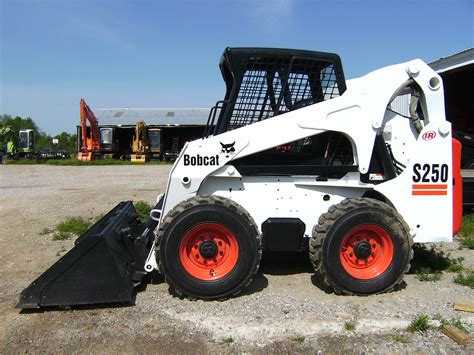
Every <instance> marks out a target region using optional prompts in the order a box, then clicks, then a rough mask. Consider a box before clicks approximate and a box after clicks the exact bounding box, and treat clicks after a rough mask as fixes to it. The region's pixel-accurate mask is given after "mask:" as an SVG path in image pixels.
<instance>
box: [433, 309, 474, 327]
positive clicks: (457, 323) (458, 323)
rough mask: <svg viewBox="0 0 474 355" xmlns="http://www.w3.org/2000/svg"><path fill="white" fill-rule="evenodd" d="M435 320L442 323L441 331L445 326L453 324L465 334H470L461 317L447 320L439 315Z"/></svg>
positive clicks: (436, 315)
mask: <svg viewBox="0 0 474 355" xmlns="http://www.w3.org/2000/svg"><path fill="white" fill-rule="evenodd" d="M433 319H435V320H437V321H438V322H439V323H440V326H439V328H440V329H441V328H443V327H444V326H445V325H448V324H451V325H454V326H455V327H457V328H459V329H461V330H463V331H465V332H469V326H468V325H467V323H465V322H464V321H463V320H462V319H461V318H459V317H457V318H451V319H446V318H444V317H443V316H442V315H441V314H439V313H437V314H435V315H434V316H433Z"/></svg>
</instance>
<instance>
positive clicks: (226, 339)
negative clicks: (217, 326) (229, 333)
mask: <svg viewBox="0 0 474 355" xmlns="http://www.w3.org/2000/svg"><path fill="white" fill-rule="evenodd" d="M233 342H234V338H232V337H227V338H224V339H222V344H227V345H230V344H232V343H233Z"/></svg>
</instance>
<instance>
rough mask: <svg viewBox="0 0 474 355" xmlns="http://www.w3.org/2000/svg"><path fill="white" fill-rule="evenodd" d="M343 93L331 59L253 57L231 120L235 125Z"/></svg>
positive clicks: (261, 118)
mask: <svg viewBox="0 0 474 355" xmlns="http://www.w3.org/2000/svg"><path fill="white" fill-rule="evenodd" d="M335 96H339V89H338V85H337V80H336V73H335V70H334V67H333V65H332V64H331V63H328V62H323V61H321V60H311V59H298V58H275V57H272V58H253V59H250V60H249V61H248V63H247V69H246V70H245V72H244V75H243V78H242V82H241V85H240V88H239V91H238V94H237V97H236V100H235V104H234V107H233V111H232V114H231V117H230V121H229V128H230V129H235V128H238V127H242V126H246V125H248V124H251V123H254V122H257V121H261V120H265V119H267V118H270V117H273V116H277V115H279V114H281V113H285V112H288V111H292V110H296V109H298V108H302V107H304V106H307V105H311V104H314V103H317V102H320V101H324V100H328V99H331V98H333V97H335Z"/></svg>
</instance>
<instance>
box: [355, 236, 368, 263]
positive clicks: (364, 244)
mask: <svg viewBox="0 0 474 355" xmlns="http://www.w3.org/2000/svg"><path fill="white" fill-rule="evenodd" d="M371 251H372V247H371V246H370V243H369V242H368V241H366V240H362V241H360V242H358V243H357V245H356V247H355V248H354V254H355V255H356V257H357V259H367V258H368V257H369V256H370V253H371Z"/></svg>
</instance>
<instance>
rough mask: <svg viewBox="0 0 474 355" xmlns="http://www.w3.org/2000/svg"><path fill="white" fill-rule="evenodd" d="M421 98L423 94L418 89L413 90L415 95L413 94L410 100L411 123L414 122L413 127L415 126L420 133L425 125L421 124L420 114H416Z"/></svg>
mask: <svg viewBox="0 0 474 355" xmlns="http://www.w3.org/2000/svg"><path fill="white" fill-rule="evenodd" d="M420 96H421V94H420V92H419V91H418V90H417V88H413V93H412V94H411V99H410V116H411V121H412V122H413V126H415V129H416V131H417V132H418V133H420V132H421V131H422V130H423V125H422V124H421V120H420V116H418V113H417V112H416V109H417V107H418V102H419V101H420Z"/></svg>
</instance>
